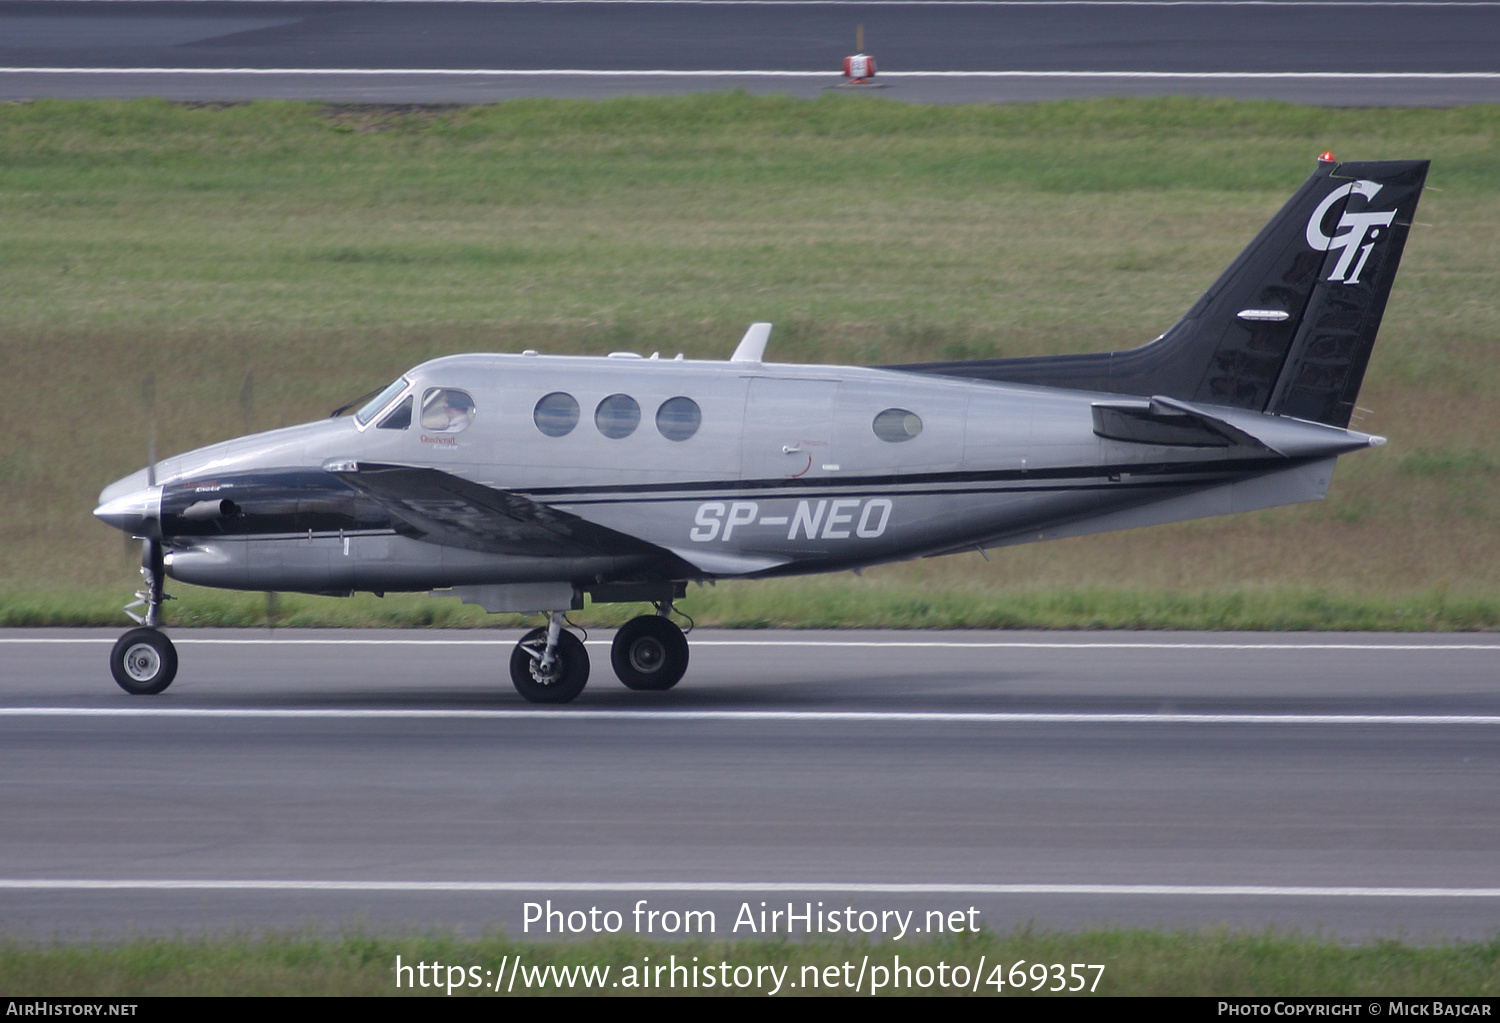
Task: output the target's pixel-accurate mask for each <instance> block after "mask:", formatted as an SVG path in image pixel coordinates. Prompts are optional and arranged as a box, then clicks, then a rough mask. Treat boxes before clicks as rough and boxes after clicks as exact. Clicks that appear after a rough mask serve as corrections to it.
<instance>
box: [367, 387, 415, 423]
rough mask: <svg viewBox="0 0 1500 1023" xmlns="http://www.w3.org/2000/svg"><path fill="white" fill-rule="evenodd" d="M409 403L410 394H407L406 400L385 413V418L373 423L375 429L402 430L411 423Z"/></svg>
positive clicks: (410, 399) (410, 401) (410, 400)
mask: <svg viewBox="0 0 1500 1023" xmlns="http://www.w3.org/2000/svg"><path fill="white" fill-rule="evenodd" d="M411 403H412V396H411V395H409V394H408V395H407V396H406V400H405V401H403V402H402V403H401V404H399V405H397V406H396V407H395V408H393V409H391V410H390V411H389V412H387V413H386V414H385V418H384V419H382V420H381V421H380V422H378V423H376V424H375V429H377V430H404V429H406V428H407V427H408V426H410V425H411Z"/></svg>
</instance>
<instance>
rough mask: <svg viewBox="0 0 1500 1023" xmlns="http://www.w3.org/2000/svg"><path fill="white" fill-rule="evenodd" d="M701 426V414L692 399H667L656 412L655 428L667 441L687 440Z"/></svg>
mask: <svg viewBox="0 0 1500 1023" xmlns="http://www.w3.org/2000/svg"><path fill="white" fill-rule="evenodd" d="M701 425H703V412H702V410H701V409H699V408H698V403H697V402H696V401H694V400H693V399H692V398H681V397H679V398H668V399H667V400H666V401H664V402H662V403H661V408H659V409H657V410H656V428H657V430H659V431H661V435H662V436H663V437H665V438H667V440H687V439H688V438H689V437H691V436H692V435H693V434H695V433H697V432H698V427H699V426H701Z"/></svg>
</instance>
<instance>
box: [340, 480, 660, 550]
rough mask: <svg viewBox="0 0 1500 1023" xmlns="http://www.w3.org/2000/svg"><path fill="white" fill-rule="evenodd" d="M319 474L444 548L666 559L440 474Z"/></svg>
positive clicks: (640, 544)
mask: <svg viewBox="0 0 1500 1023" xmlns="http://www.w3.org/2000/svg"><path fill="white" fill-rule="evenodd" d="M325 469H326V470H327V471H328V472H330V473H332V474H334V475H335V476H337V477H338V478H339V479H341V480H343V481H344V482H345V483H347V484H349V485H350V486H351V487H354V488H355V489H356V490H358V491H360V492H361V493H364V494H367V495H368V496H370V497H371V498H373V499H374V500H375V501H377V502H378V503H380V504H381V505H382V506H383V507H385V508H386V510H388V511H389V512H390V513H391V514H392V515H395V516H396V517H397V518H399V519H401V520H402V521H404V522H407V523H409V524H410V525H411V526H412V528H414V529H415V530H417V532H419V533H420V534H421V535H422V539H424V540H430V541H431V542H433V543H438V544H443V545H444V546H448V547H462V548H465V549H467V550H474V551H486V552H489V553H495V554H518V555H528V556H532V557H570V556H571V557H576V556H580V555H590V554H601V555H630V554H660V555H665V554H667V552H666V551H664V550H662V549H661V548H660V547H657V546H655V545H654V544H649V543H647V542H645V541H644V540H639V539H636V538H635V537H633V536H629V535H627V534H625V533H619V532H616V531H615V530H613V529H608V528H606V527H604V526H600V525H596V524H594V523H592V522H589V521H587V520H586V519H581V518H579V517H578V516H576V515H570V514H569V513H567V512H563V511H558V510H557V509H555V508H549V507H548V506H547V505H545V504H540V503H538V502H536V501H533V500H531V499H530V498H528V497H523V496H522V495H520V494H516V493H513V492H511V491H507V490H498V489H496V488H494V487H487V486H485V485H484V484H481V483H473V482H470V481H469V480H466V479H461V478H459V477H458V476H454V475H452V474H451V473H446V472H443V471H441V470H440V469H422V468H416V467H413V466H406V465H380V464H376V463H372V462H339V463H333V464H330V465H327V466H325Z"/></svg>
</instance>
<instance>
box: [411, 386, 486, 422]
mask: <svg viewBox="0 0 1500 1023" xmlns="http://www.w3.org/2000/svg"><path fill="white" fill-rule="evenodd" d="M473 421H474V399H473V398H471V397H469V392H467V391H460V390H457V389H456V388H452V387H429V388H428V389H427V393H426V394H425V395H423V396H422V429H424V430H429V431H431V432H433V433H462V432H463V431H465V430H467V429H468V428H469V424H470V423H472V422H473Z"/></svg>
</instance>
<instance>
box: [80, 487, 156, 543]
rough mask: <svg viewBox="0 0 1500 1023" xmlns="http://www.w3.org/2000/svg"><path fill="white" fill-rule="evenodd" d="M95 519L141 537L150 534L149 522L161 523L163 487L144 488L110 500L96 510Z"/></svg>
mask: <svg viewBox="0 0 1500 1023" xmlns="http://www.w3.org/2000/svg"><path fill="white" fill-rule="evenodd" d="M94 517H95V518H98V519H99V520H100V521H102V522H107V523H109V524H110V525H111V526H114V527H115V528H116V529H119V530H123V531H124V532H126V533H130V534H132V535H136V536H140V535H142V534H144V533H146V532H148V530H147V529H146V523H147V522H160V521H161V487H160V486H155V487H143V488H141V489H140V490H132V491H130V492H129V493H127V494H120V495H119V496H117V497H113V498H110V499H109V500H107V501H105V502H104V503H103V504H101V505H99V507H97V508H95V509H94Z"/></svg>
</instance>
